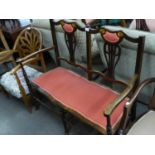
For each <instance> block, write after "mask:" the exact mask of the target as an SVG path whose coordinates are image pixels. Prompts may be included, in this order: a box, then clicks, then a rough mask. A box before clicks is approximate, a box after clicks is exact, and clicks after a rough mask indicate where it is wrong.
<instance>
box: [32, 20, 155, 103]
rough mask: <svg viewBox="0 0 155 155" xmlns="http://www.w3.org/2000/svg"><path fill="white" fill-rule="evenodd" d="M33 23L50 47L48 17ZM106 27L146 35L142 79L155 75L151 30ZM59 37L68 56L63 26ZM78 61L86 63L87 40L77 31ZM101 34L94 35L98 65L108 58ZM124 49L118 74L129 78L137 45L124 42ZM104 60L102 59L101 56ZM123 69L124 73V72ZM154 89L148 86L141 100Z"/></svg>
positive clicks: (154, 56) (154, 55)
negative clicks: (105, 55) (104, 50)
mask: <svg viewBox="0 0 155 155" xmlns="http://www.w3.org/2000/svg"><path fill="white" fill-rule="evenodd" d="M78 22H79V24H80V26H81V27H83V26H85V25H84V23H82V22H81V21H80V20H78ZM32 25H33V26H34V27H36V28H38V29H39V30H40V31H41V33H42V35H43V44H44V46H45V47H49V46H51V45H52V35H51V32H50V24H49V20H47V19H33V20H32ZM105 27H106V28H108V29H110V30H122V31H124V32H125V33H127V34H128V35H129V36H135V37H138V36H145V46H144V57H143V63H142V72H141V81H142V80H144V79H146V78H149V77H153V76H155V34H154V33H150V32H144V31H140V30H133V29H129V28H124V27H120V26H105ZM57 38H58V43H59V44H60V45H61V49H60V53H61V51H63V53H61V54H62V56H64V57H66V56H68V53H67V47H66V46H65V43H64V34H63V31H62V29H61V28H59V27H58V28H57ZM76 38H77V50H78V51H77V52H76V53H77V54H78V55H77V61H79V62H80V63H84V64H86V55H85V54H84V53H86V52H84V51H86V46H85V43H86V40H85V36H84V35H83V33H77V36H76ZM100 40H101V36H95V35H94V37H93V43H92V48H93V58H94V59H96V61H94V62H96V64H97V65H98V66H101V65H103V66H106V60H105V58H104V54H103V43H101V42H100ZM121 46H122V49H123V51H125V52H122V55H121V59H120V61H119V63H118V65H117V67H116V76H117V77H118V78H121V79H124V80H126V79H128V77H129V76H130V74H132V72H133V70H132V68H133V67H132V65H134V61H135V58H134V57H135V52H134V50H135V47H134V46H132V45H130V44H129V43H128V42H124V41H123V42H122V44H121ZM49 53H50V55H51V56H52V58H53V59H54V60H55V56H54V52H49ZM99 56H100V58H101V60H102V62H101V61H100V58H99ZM122 71H123V73H122ZM153 89H154V86H152V85H151V86H147V87H146V88H145V89H144V90H143V91H142V93H141V94H140V98H139V100H141V101H143V102H145V101H147V100H148V97H150V96H151V95H152V91H153Z"/></svg>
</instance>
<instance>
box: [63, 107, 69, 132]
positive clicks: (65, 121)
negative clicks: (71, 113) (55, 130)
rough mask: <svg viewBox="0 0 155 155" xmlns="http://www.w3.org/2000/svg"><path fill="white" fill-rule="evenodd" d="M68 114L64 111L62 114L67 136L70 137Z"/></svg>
mask: <svg viewBox="0 0 155 155" xmlns="http://www.w3.org/2000/svg"><path fill="white" fill-rule="evenodd" d="M66 114H67V112H66V111H65V110H64V109H62V113H61V119H62V123H63V125H64V129H65V134H66V135H69V127H68V124H67V120H66V119H67V118H66Z"/></svg>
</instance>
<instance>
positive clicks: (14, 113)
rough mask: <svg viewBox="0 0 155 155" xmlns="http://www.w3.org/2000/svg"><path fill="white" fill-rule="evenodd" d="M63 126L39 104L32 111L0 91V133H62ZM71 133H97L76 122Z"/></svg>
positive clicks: (53, 113)
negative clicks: (38, 106) (36, 108)
mask: <svg viewBox="0 0 155 155" xmlns="http://www.w3.org/2000/svg"><path fill="white" fill-rule="evenodd" d="M63 134H64V127H63V124H62V121H61V118H60V116H59V115H57V114H56V113H55V112H51V111H50V110H48V109H47V108H45V107H43V106H41V107H40V109H39V110H35V109H34V110H33V112H32V113H29V112H28V111H26V109H25V107H24V105H23V104H22V102H21V101H20V100H18V99H15V98H13V97H9V98H8V97H7V96H5V95H4V94H3V93H2V92H0V135H63ZM70 134H72V135H79V134H80V135H83V134H84V135H92V134H98V133H97V131H95V130H94V129H92V128H91V127H89V126H87V125H85V124H83V123H82V122H76V124H75V125H74V126H73V128H72V129H71V131H70Z"/></svg>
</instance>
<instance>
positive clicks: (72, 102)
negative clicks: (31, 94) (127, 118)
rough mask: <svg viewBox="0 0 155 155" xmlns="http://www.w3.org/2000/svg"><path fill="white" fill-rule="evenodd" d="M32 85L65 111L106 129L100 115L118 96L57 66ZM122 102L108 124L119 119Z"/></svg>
mask: <svg viewBox="0 0 155 155" xmlns="http://www.w3.org/2000/svg"><path fill="white" fill-rule="evenodd" d="M33 83H35V85H37V86H38V87H40V88H41V89H43V90H44V91H45V92H46V93H47V94H48V95H50V96H52V97H53V98H54V99H55V100H57V101H58V102H60V103H61V104H62V105H63V106H64V107H65V108H68V109H70V110H72V111H74V112H76V113H78V114H80V116H82V117H83V118H85V119H86V120H89V121H90V122H91V123H93V124H95V125H97V126H98V127H99V128H102V129H103V130H105V129H106V122H107V121H106V117H105V116H104V115H103V112H104V110H105V108H106V107H107V106H108V105H109V103H111V102H112V101H113V100H114V99H115V98H117V97H118V96H119V94H118V93H117V92H115V91H113V90H111V89H110V88H107V87H103V86H100V85H99V84H96V83H95V82H91V81H88V80H87V79H85V78H83V77H81V76H80V75H78V74H76V73H74V72H72V71H69V70H67V69H64V68H62V67H57V68H56V69H53V70H51V71H49V72H47V73H44V74H42V75H41V76H39V77H37V78H35V79H34V80H33ZM126 102H127V99H125V100H124V101H123V102H122V103H121V104H120V105H119V106H118V107H117V108H116V110H115V111H114V112H113V114H112V117H111V124H112V126H114V125H115V124H116V123H117V122H118V121H119V119H120V117H121V115H122V112H123V107H124V104H125V103H126Z"/></svg>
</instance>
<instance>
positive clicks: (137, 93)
mask: <svg viewBox="0 0 155 155" xmlns="http://www.w3.org/2000/svg"><path fill="white" fill-rule="evenodd" d="M152 82H155V78H149V79H146V80H144V81H143V82H142V83H141V84H140V85H139V86H138V88H137V89H136V91H135V93H134V94H133V96H132V98H131V99H130V101H129V102H128V103H127V104H126V108H128V107H130V105H132V103H133V102H134V101H135V99H136V98H137V96H138V95H139V93H140V91H141V90H142V89H143V88H144V87H145V86H146V85H148V84H150V83H152Z"/></svg>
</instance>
